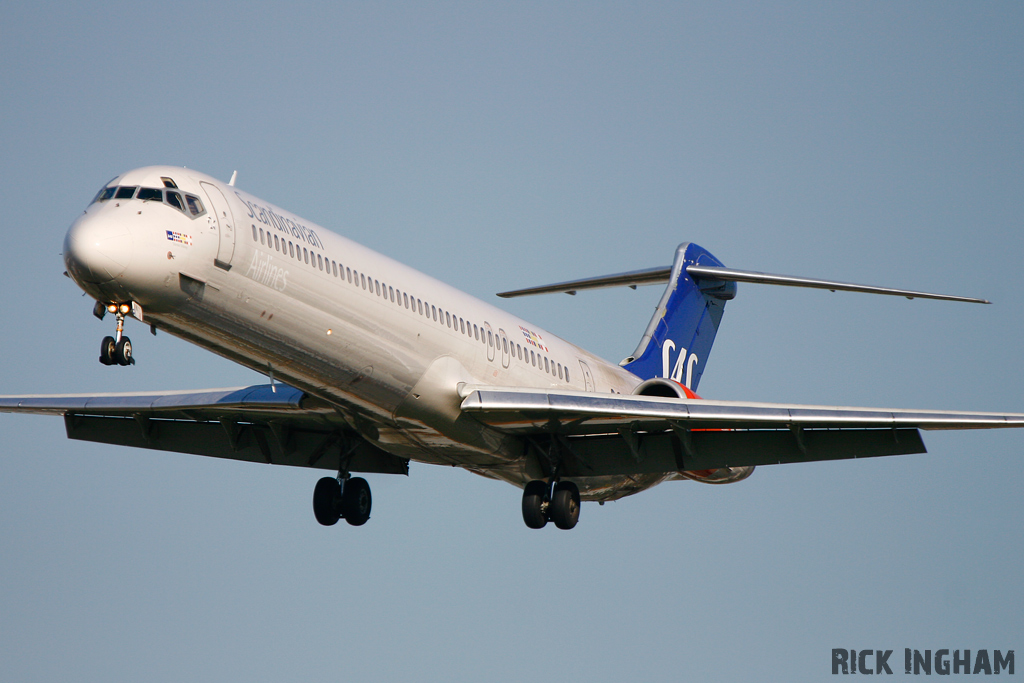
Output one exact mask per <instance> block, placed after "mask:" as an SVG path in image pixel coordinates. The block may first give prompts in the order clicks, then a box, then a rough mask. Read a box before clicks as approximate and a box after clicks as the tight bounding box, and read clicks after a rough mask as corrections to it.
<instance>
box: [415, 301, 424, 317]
mask: <svg viewBox="0 0 1024 683" xmlns="http://www.w3.org/2000/svg"><path fill="white" fill-rule="evenodd" d="M416 308H418V309H420V315H423V300H422V299H416Z"/></svg>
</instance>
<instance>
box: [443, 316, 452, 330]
mask: <svg viewBox="0 0 1024 683" xmlns="http://www.w3.org/2000/svg"><path fill="white" fill-rule="evenodd" d="M444 317H445V318H447V319H448V327H451V326H452V316H451V314H450V313H445V314H444Z"/></svg>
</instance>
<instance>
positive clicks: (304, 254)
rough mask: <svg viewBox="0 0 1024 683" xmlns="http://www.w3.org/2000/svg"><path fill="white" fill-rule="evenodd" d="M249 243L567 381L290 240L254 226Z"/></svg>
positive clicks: (534, 356) (459, 321) (477, 329)
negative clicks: (265, 247)
mask: <svg viewBox="0 0 1024 683" xmlns="http://www.w3.org/2000/svg"><path fill="white" fill-rule="evenodd" d="M252 239H253V241H254V242H259V243H260V244H262V245H265V246H267V247H270V248H272V249H274V250H275V251H278V252H280V253H281V254H282V255H286V256H288V257H289V258H294V259H296V260H298V261H301V262H302V263H306V264H308V265H309V266H310V267H312V268H315V269H319V270H321V271H325V272H326V273H327V274H328V275H333V276H334V277H335V278H338V279H340V280H341V281H343V282H346V281H347V282H349V283H350V284H353V285H355V286H356V287H362V288H363V289H364V290H367V291H369V292H371V293H375V294H376V295H377V296H379V297H382V298H384V299H385V300H386V301H391V302H392V303H395V304H397V305H399V306H404V307H405V308H406V309H407V310H410V311H412V312H413V313H416V314H418V315H422V316H424V317H426V318H427V319H429V320H434V321H435V322H438V323H440V324H442V325H446V326H448V327H449V328H451V329H452V330H454V331H456V332H458V333H459V334H464V335H466V336H467V337H470V338H472V339H475V340H477V341H479V342H481V343H482V344H486V345H487V346H490V347H492V348H494V349H496V351H497V353H501V354H503V355H505V354H511V357H512V359H513V360H515V359H518V360H520V361H522V362H524V363H529V364H530V365H532V366H533V367H535V368H539V369H541V370H543V371H544V372H547V373H550V374H551V376H552V377H558V379H562V380H564V381H566V382H568V381H569V367H568V366H564V367H563V366H562V364H561V363H556V362H555V361H553V360H550V359H549V358H548V357H547V356H543V355H541V354H539V353H536V352H534V351H533V350H532V349H530V348H529V347H526V348H524V347H523V346H522V345H520V344H517V343H515V342H510V341H508V339H506V338H504V337H499V336H498V335H496V334H494V333H493V332H492V331H491V330H489V329H486V328H484V327H483V326H478V325H476V324H475V323H472V322H469V321H467V320H465V319H464V318H460V317H458V316H457V315H453V314H452V312H451V311H446V310H444V309H442V308H438V307H437V306H434V305H432V304H430V303H429V302H426V301H423V300H421V299H417V298H416V297H414V296H410V295H409V293H408V292H403V291H401V290H398V289H395V288H394V287H392V286H389V285H387V284H385V283H383V282H380V281H379V280H374V279H373V278H372V277H367V276H366V273H360V272H359V271H358V270H352V268H346V267H345V266H344V265H343V264H340V263H338V262H337V261H332V260H331V259H328V258H325V257H324V256H323V255H322V254H318V253H316V252H315V251H311V250H309V249H307V248H306V247H304V246H302V245H300V244H295V243H294V242H292V241H291V240H285V239H282V238H281V237H280V236H278V235H276V234H273V233H271V232H270V231H269V230H267V231H264V230H263V228H257V227H256V226H255V225H253V226H252Z"/></svg>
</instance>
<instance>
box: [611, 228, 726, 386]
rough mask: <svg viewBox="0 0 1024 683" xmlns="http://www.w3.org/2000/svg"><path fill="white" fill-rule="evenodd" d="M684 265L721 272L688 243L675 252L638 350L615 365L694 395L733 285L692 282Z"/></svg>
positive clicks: (700, 249) (703, 252)
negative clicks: (668, 381) (671, 382)
mask: <svg viewBox="0 0 1024 683" xmlns="http://www.w3.org/2000/svg"><path fill="white" fill-rule="evenodd" d="M688 266H712V267H723V264H722V262H721V261H719V260H718V259H716V258H715V257H714V256H712V255H711V253H710V252H709V251H707V250H706V249H704V248H703V247H700V246H698V245H696V244H693V243H691V242H687V243H684V244H680V245H679V248H678V249H676V258H675V262H674V263H673V264H672V272H671V275H670V276H669V281H668V287H666V288H665V294H664V295H662V297H661V302H660V303H659V304H658V308H657V310H656V311H655V312H654V317H653V318H651V322H650V324H649V325H648V326H647V331H646V332H645V333H644V336H643V338H642V339H641V340H640V345H639V346H637V348H636V351H634V352H633V355H632V356H630V357H629V358H626V359H625V360H624V361H622V363H621V365H622V366H623V367H624V368H626V369H627V370H629V371H630V372H632V373H633V374H634V375H637V376H638V377H640V378H641V379H651V378H652V377H667V378H669V379H673V380H675V381H676V382H679V383H681V384H685V385H686V386H687V387H689V388H690V389H693V390H696V389H697V385H698V384H699V383H700V377H701V375H702V374H704V365H705V363H707V359H708V354H709V353H710V352H711V345H712V344H714V342H715V334H716V333H717V332H718V325H719V323H720V322H721V321H722V313H723V312H724V311H725V302H726V301H728V300H729V299H732V298H733V297H735V296H736V283H735V282H725V281H722V280H716V279H707V280H703V279H702V280H699V281H695V280H694V279H693V278H692V277H691V276H690V275H689V274H688V273H687V272H686V268H687V267H688Z"/></svg>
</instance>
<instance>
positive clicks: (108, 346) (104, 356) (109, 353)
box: [100, 337, 117, 365]
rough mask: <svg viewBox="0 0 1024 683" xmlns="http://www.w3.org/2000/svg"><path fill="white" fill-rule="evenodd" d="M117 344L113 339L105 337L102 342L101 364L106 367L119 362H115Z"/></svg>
mask: <svg viewBox="0 0 1024 683" xmlns="http://www.w3.org/2000/svg"><path fill="white" fill-rule="evenodd" d="M116 345H117V342H115V341H114V338H113V337H104V338H103V341H102V342H100V362H101V363H103V364H104V365H113V364H114V363H116V362H117V361H115V360H114V351H115V347H116Z"/></svg>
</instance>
